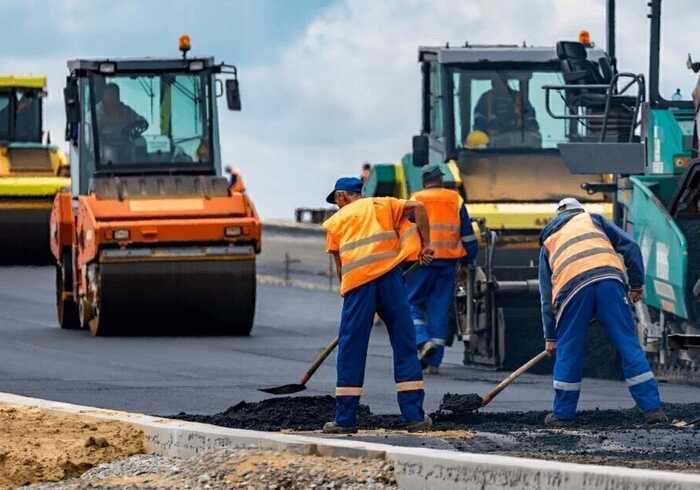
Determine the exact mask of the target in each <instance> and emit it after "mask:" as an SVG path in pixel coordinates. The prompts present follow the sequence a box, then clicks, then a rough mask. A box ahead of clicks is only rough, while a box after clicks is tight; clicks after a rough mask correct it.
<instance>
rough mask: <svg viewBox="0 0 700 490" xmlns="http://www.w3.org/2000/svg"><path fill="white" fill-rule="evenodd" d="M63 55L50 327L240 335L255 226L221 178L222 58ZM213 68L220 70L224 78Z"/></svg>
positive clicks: (225, 88)
mask: <svg viewBox="0 0 700 490" xmlns="http://www.w3.org/2000/svg"><path fill="white" fill-rule="evenodd" d="M180 48H181V51H182V56H181V57H176V58H169V59H158V58H141V59H138V58H129V59H111V58H110V59H76V60H72V61H69V62H68V71H69V76H68V78H67V83H66V88H65V89H64V97H65V107H66V119H67V123H66V140H67V141H68V142H69V143H70V156H71V161H72V163H73V164H72V166H71V189H70V192H69V191H68V190H65V191H63V192H60V193H59V194H57V195H56V198H55V200H54V204H53V209H52V211H51V226H50V235H51V251H52V253H53V255H54V256H55V258H56V304H57V312H58V321H59V324H60V326H61V327H62V328H88V329H89V330H90V332H91V333H92V334H93V335H99V336H103V335H126V334H129V335H139V334H145V333H151V332H156V331H157V332H159V333H165V334H175V333H177V332H183V333H187V334H219V335H249V334H250V331H251V329H252V327H253V317H254V312H255V292H256V280H255V258H256V254H258V253H259V252H260V247H261V223H260V220H259V217H258V214H257V212H256V210H255V206H254V205H253V202H252V201H251V199H250V198H249V196H248V194H247V193H246V191H245V187H244V185H243V182H242V180H241V177H240V176H236V175H234V177H233V179H232V180H233V181H230V180H229V179H227V178H225V177H223V176H222V175H221V168H222V165H221V153H220V145H219V126H218V116H217V99H218V98H219V97H222V98H223V97H225V99H226V105H227V107H228V109H229V110H233V111H240V109H241V102H240V92H239V85H238V77H237V70H236V67H235V66H232V65H226V64H223V63H216V62H215V61H214V58H212V57H188V56H187V51H188V50H189V39H188V38H187V37H186V36H183V37H182V38H181V39H180ZM222 78H226V79H225V80H224V79H222Z"/></svg>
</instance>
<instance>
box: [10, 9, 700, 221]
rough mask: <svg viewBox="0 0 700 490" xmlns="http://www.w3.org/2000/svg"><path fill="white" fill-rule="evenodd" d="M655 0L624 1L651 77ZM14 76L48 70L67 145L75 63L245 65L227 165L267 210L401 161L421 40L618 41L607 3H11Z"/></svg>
mask: <svg viewBox="0 0 700 490" xmlns="http://www.w3.org/2000/svg"><path fill="white" fill-rule="evenodd" d="M646 3H647V1H646V0H617V4H618V6H617V9H618V16H617V17H618V19H617V24H618V32H617V46H618V59H619V66H620V69H621V70H622V71H631V72H635V73H640V72H641V73H646V71H647V63H648V62H647V60H648V54H647V50H648V48H647V41H648V21H647V19H646V9H647V7H646ZM699 17H700V14H698V9H697V6H696V0H666V1H665V3H664V13H663V26H662V40H663V41H662V79H661V84H662V93H663V94H664V95H666V96H667V97H668V98H670V97H671V94H672V93H673V92H674V91H675V89H676V88H680V89H681V92H682V93H683V94H684V95H685V96H686V97H688V96H689V94H690V92H691V91H692V89H693V87H694V85H695V80H696V78H695V76H694V75H693V74H692V72H690V71H688V70H687V69H686V68H685V59H686V57H687V55H688V52H689V51H690V52H692V51H693V49H696V50H697V51H696V52H695V53H693V54H694V55H695V56H697V58H698V59H700V49H698V48H697V47H696V45H695V44H694V43H692V42H690V41H688V39H690V38H689V37H688V36H687V33H689V32H690V33H692V32H695V26H696V25H697V21H698V18H699ZM3 20H4V28H3V30H2V33H0V38H2V40H3V42H2V43H0V73H2V74H25V73H33V74H46V75H47V76H48V77H49V98H48V102H47V105H46V107H47V110H46V118H45V126H46V127H47V128H48V129H49V130H50V132H51V134H52V140H53V142H54V143H62V135H63V126H64V121H65V114H64V109H63V101H62V95H61V94H62V89H63V85H64V83H65V76H66V74H67V72H66V68H65V66H66V60H68V59H71V58H77V57H99V56H111V57H117V56H177V55H178V52H177V39H178V37H179V36H180V34H183V33H187V34H189V35H190V38H191V40H192V45H193V49H192V54H194V55H213V56H215V57H216V59H217V60H219V61H225V62H227V63H233V64H235V65H237V67H238V70H239V79H240V86H241V96H242V99H243V111H242V112H240V113H236V112H229V111H226V110H225V104H224V102H223V100H222V101H221V102H220V103H219V110H220V123H221V146H222V149H221V151H222V157H223V163H224V164H230V165H232V166H234V167H236V168H238V169H239V170H240V171H241V172H242V174H243V176H244V179H245V182H246V185H247V188H248V191H249V193H250V195H251V197H252V198H253V200H254V201H255V203H256V206H257V208H258V211H259V212H260V214H261V215H262V217H263V218H266V219H270V218H288V219H289V218H292V217H293V213H294V208H296V207H301V206H304V207H309V206H310V207H318V206H323V205H324V202H323V198H324V196H325V195H326V194H327V193H328V190H329V189H330V188H331V187H332V185H333V182H334V181H335V179H336V178H337V177H338V176H341V175H357V174H359V170H360V167H361V165H362V163H363V162H364V161H369V162H375V163H379V162H395V161H398V160H399V159H400V158H401V156H402V155H403V154H405V153H407V152H408V151H409V150H410V146H411V136H412V135H414V134H416V133H417V132H418V129H419V121H420V105H419V96H420V91H419V87H420V72H419V66H418V63H417V47H418V46H419V45H443V44H445V43H446V42H449V43H450V44H451V45H457V44H463V43H464V42H465V41H469V42H470V43H472V44H488V43H500V44H522V43H523V41H525V42H527V44H528V45H538V46H545V45H554V43H556V41H557V40H562V39H572V40H573V39H576V37H577V34H578V32H579V31H580V30H581V29H587V30H589V31H590V32H591V35H592V38H593V40H594V41H595V42H596V43H597V44H598V46H600V47H604V46H605V31H604V22H605V9H604V0H527V1H523V0H382V1H376V0H227V1H224V0H197V1H193V0H190V1H185V0H167V1H162V0H149V1H145V0H144V1H135V0H121V1H119V2H114V1H113V0H110V1H106V0H63V1H59V0H54V1H51V0H3Z"/></svg>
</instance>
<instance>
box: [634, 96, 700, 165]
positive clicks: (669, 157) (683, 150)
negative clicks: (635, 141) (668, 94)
mask: <svg viewBox="0 0 700 490" xmlns="http://www.w3.org/2000/svg"><path fill="white" fill-rule="evenodd" d="M648 122H649V123H648V124H647V138H646V141H647V148H646V150H647V162H646V169H645V173H646V174H647V175H649V174H682V173H683V172H685V167H686V166H687V158H679V157H689V156H690V148H692V138H693V125H694V122H695V114H694V113H693V111H692V110H690V109H686V110H684V109H652V110H650V111H649V119H648Z"/></svg>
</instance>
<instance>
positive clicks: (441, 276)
mask: <svg viewBox="0 0 700 490" xmlns="http://www.w3.org/2000/svg"><path fill="white" fill-rule="evenodd" d="M411 199H413V200H415V201H418V202H421V203H423V204H424V205H425V209H426V211H427V212H428V219H429V221H430V243H431V244H432V247H433V250H434V251H435V260H433V261H432V263H431V264H430V265H429V266H427V267H421V268H420V269H419V270H417V271H416V272H415V273H414V274H412V275H411V276H410V277H408V278H407V279H406V282H407V286H408V300H409V302H410V304H411V316H412V317H413V323H414V325H415V327H416V345H417V348H418V351H419V355H418V357H419V358H420V360H421V363H422V365H423V368H424V369H425V373H426V374H438V373H439V367H440V364H441V362H442V358H443V356H444V352H445V343H446V341H447V333H448V316H449V308H450V305H451V304H452V301H453V299H454V290H455V275H456V272H457V266H458V264H459V263H462V264H464V265H468V264H471V263H473V262H474V260H475V259H476V255H477V253H478V251H479V243H478V241H477V237H476V234H475V233H474V229H473V228H472V223H471V219H470V218H469V213H468V212H467V207H466V206H465V205H464V200H463V199H462V197H461V196H460V195H459V193H458V192H457V191H454V190H452V189H446V188H444V187H443V173H442V169H441V168H440V166H438V165H432V166H430V167H427V168H426V169H425V170H424V171H423V190H420V191H418V192H416V193H415V194H413V196H411ZM413 259H414V260H415V259H417V257H413Z"/></svg>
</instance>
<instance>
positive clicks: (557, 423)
mask: <svg viewBox="0 0 700 490" xmlns="http://www.w3.org/2000/svg"><path fill="white" fill-rule="evenodd" d="M572 423H573V420H565V419H560V418H559V417H557V416H556V415H554V414H553V413H548V414H547V416H546V417H545V418H544V425H546V426H547V427H566V426H569V425H571V424H572Z"/></svg>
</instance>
